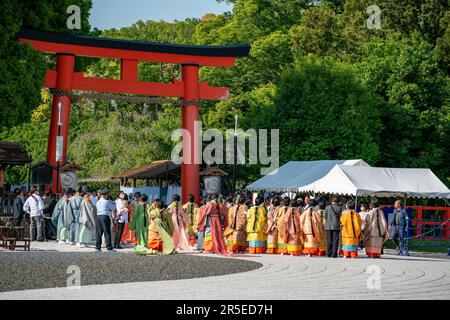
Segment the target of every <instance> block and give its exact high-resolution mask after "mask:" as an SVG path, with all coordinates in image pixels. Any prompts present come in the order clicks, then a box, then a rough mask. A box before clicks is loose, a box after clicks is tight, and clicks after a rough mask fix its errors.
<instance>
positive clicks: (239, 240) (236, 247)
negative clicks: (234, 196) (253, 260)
mask: <svg viewBox="0 0 450 320" xmlns="http://www.w3.org/2000/svg"><path fill="white" fill-rule="evenodd" d="M247 210H248V207H247V206H246V205H245V204H235V205H234V206H232V207H231V208H230V209H229V210H228V219H227V222H228V226H227V228H226V229H225V233H224V235H225V240H226V244H227V249H228V251H231V252H238V251H245V250H247V248H248V242H247V232H246V227H247Z"/></svg>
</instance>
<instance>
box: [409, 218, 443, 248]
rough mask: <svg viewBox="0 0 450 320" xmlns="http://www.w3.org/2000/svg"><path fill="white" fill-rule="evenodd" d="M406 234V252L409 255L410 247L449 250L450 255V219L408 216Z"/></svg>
mask: <svg viewBox="0 0 450 320" xmlns="http://www.w3.org/2000/svg"><path fill="white" fill-rule="evenodd" d="M406 224H407V226H408V227H407V228H405V229H406V234H404V238H403V240H404V242H403V244H404V248H405V254H406V255H407V256H409V249H410V247H413V248H428V249H431V248H432V249H438V248H442V249H443V250H445V249H446V250H447V255H449V256H450V219H414V220H412V221H410V218H409V217H408V216H407V217H406Z"/></svg>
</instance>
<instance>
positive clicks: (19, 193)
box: [13, 188, 25, 226]
mask: <svg viewBox="0 0 450 320" xmlns="http://www.w3.org/2000/svg"><path fill="white" fill-rule="evenodd" d="M14 194H15V195H16V198H15V199H14V203H13V216H14V224H15V225H16V226H20V224H21V222H22V219H23V217H24V215H25V212H24V211H23V205H24V203H25V199H24V193H23V189H19V188H16V189H14Z"/></svg>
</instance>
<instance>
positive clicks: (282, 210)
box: [277, 206, 288, 253]
mask: <svg viewBox="0 0 450 320" xmlns="http://www.w3.org/2000/svg"><path fill="white" fill-rule="evenodd" d="M287 209H288V207H287V206H281V207H279V209H278V210H279V212H278V216H277V229H278V249H277V253H287V252H288V251H287V244H286V242H285V241H284V240H283V239H284V238H285V232H286V228H285V227H284V226H285V223H284V215H285V214H286V211H287Z"/></svg>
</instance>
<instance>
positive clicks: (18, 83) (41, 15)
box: [0, 0, 450, 185]
mask: <svg viewBox="0 0 450 320" xmlns="http://www.w3.org/2000/svg"><path fill="white" fill-rule="evenodd" d="M211 1H212V0H211ZM69 2H70V4H79V5H80V6H81V7H82V8H83V9H82V12H83V24H82V25H83V28H82V30H79V31H78V32H80V33H82V34H97V35H100V36H104V37H112V38H119V39H131V40H144V41H157V42H170V43H180V44H198V45H228V44H236V43H248V44H250V45H251V51H250V55H249V57H245V58H240V59H238V61H237V65H236V66H235V67H234V68H210V67H202V68H201V70H200V77H201V80H202V81H207V82H209V84H210V85H217V86H227V87H229V88H230V91H231V96H230V99H229V100H228V101H222V102H212V101H204V102H202V107H201V117H202V120H203V122H204V124H203V127H204V128H212V127H214V128H218V129H219V130H222V131H224V130H225V129H230V128H232V127H233V119H234V115H235V114H238V115H239V119H240V127H242V128H243V129H248V128H255V129H259V128H266V129H275V128H277V129H280V160H281V161H280V164H283V163H285V162H287V161H290V160H314V159H334V158H362V159H364V160H366V161H367V162H369V163H370V164H372V165H381V166H394V167H430V168H431V169H432V170H433V171H435V172H436V173H437V174H438V176H439V177H440V178H441V179H442V180H443V181H444V182H445V183H447V184H448V185H450V180H449V179H450V167H449V166H448V164H449V163H450V105H449V101H450V99H449V93H450V87H449V86H450V84H449V83H450V82H449V74H450V73H449V71H450V69H449V62H450V26H449V25H450V5H449V2H448V1H447V0H425V1H419V2H418V1H414V0H400V1H388V0H376V1H372V0H371V1H369V0H348V1H341V0H322V1H308V0H276V1H274V0H272V1H269V0H267V1H266V0H264V1H263V0H233V1H229V0H228V1H226V2H227V3H232V4H233V9H232V11H231V12H225V13H223V14H218V15H215V14H207V15H205V16H204V17H202V18H200V19H186V20H184V21H174V22H166V21H137V22H136V23H134V24H133V25H131V26H129V27H124V28H121V29H119V30H118V29H111V30H102V31H100V30H90V26H89V24H88V20H87V18H88V16H89V9H90V8H91V6H92V3H91V1H83V0H78V1H75V0H71V1H58V2H54V1H45V0H39V1H12V0H3V1H2V2H1V4H0V12H1V13H0V14H1V15H2V18H3V17H4V19H2V20H0V25H1V27H2V28H1V30H2V31H1V32H0V41H1V42H2V45H1V46H0V57H1V59H0V72H1V73H2V80H1V82H0V112H1V114H2V117H1V118H0V126H1V129H0V140H6V141H14V140H19V141H24V142H26V147H27V150H29V151H30V152H31V154H32V156H33V159H34V161H39V160H43V159H44V158H45V151H46V139H47V134H48V125H49V114H50V102H51V101H50V100H51V97H50V96H49V93H48V91H46V90H41V85H42V81H43V76H44V71H45V70H46V68H47V67H48V66H51V64H52V59H51V57H47V56H44V55H42V54H39V53H36V52H34V51H33V50H31V48H29V46H27V45H22V44H18V43H17V42H16V41H15V39H14V35H15V33H16V32H17V31H18V30H19V29H20V27H21V26H29V27H35V28H41V29H46V30H57V31H64V32H66V29H65V19H66V14H65V6H67V5H68V3H69ZM56 3H58V4H56ZM374 4H375V5H378V6H379V8H380V10H381V11H380V18H381V29H369V28H367V24H366V20H367V19H368V18H369V13H368V12H367V8H368V7H369V6H370V5H374ZM78 68H79V69H82V70H85V71H86V73H87V74H88V76H95V77H107V78H113V79H118V77H119V75H120V63H119V61H117V60H114V59H97V60H93V59H85V60H82V59H80V60H79V61H78ZM178 76H179V68H178V67H177V66H173V65H168V64H163V65H159V64H155V63H141V64H140V65H139V79H140V80H141V81H162V82H169V81H171V80H172V77H178ZM180 112H181V110H180V108H179V107H176V106H171V105H151V106H148V110H147V109H145V108H144V106H143V105H139V104H131V103H119V111H115V110H114V109H113V108H112V107H111V104H110V102H109V101H94V105H92V103H88V102H86V101H83V102H82V103H79V104H77V105H74V107H73V113H72V117H71V126H72V129H71V135H70V141H69V154H68V156H69V158H71V159H72V160H73V161H75V162H77V163H80V164H81V165H83V166H84V167H86V170H85V171H84V172H82V173H81V175H82V176H85V177H97V176H102V177H107V176H111V175H113V174H116V173H118V172H120V171H123V170H127V169H131V168H133V167H136V166H139V165H142V164H146V163H148V162H149V161H152V160H157V159H162V158H169V157H170V153H171V149H172V147H173V145H174V143H173V142H172V141H170V134H171V132H172V130H173V129H175V128H178V127H179V126H180ZM225 169H227V168H225ZM257 169H258V166H255V165H251V166H250V165H248V166H241V167H239V168H238V176H239V178H240V179H241V183H247V182H251V180H253V179H256V178H258V177H259V176H258V175H259V170H257ZM25 176H26V173H25V172H22V171H19V170H15V171H9V172H8V179H12V180H15V181H19V180H21V179H22V180H23V179H24V178H25Z"/></svg>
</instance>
